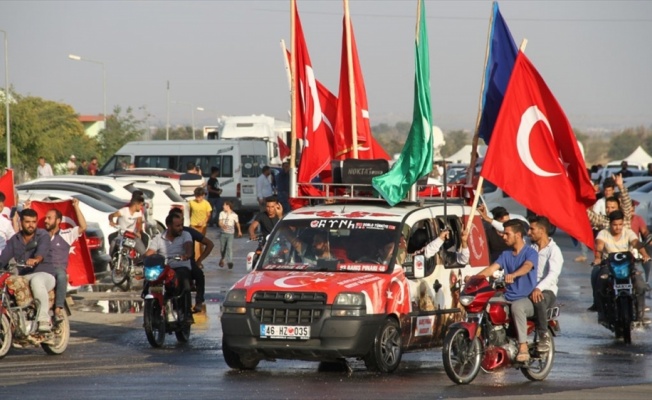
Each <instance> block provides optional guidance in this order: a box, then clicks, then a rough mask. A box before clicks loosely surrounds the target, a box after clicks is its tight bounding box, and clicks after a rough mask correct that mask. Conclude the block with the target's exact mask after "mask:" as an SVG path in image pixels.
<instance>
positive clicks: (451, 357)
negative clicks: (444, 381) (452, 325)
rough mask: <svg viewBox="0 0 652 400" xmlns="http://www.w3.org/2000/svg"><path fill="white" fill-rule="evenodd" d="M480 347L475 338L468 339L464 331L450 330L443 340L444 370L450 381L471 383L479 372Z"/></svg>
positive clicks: (462, 383)
mask: <svg viewBox="0 0 652 400" xmlns="http://www.w3.org/2000/svg"><path fill="white" fill-rule="evenodd" d="M481 356H482V345H481V344H480V339H479V338H478V337H477V336H476V337H475V338H474V339H473V340H471V339H469V334H468V332H467V331H465V330H464V329H452V330H449V331H448V333H446V337H445V338H444V348H443V356H442V358H443V359H444V370H446V375H448V377H449V378H450V380H451V381H453V382H455V383H457V384H461V385H466V384H469V383H471V382H472V381H473V380H474V379H475V377H476V376H477V375H478V372H480V361H481Z"/></svg>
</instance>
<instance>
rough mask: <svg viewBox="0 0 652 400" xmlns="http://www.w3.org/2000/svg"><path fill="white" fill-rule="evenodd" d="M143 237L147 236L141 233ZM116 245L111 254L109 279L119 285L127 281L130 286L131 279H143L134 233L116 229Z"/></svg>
mask: <svg viewBox="0 0 652 400" xmlns="http://www.w3.org/2000/svg"><path fill="white" fill-rule="evenodd" d="M141 235H143V236H144V239H147V238H148V236H147V234H146V233H144V232H143V233H141ZM116 240H117V242H116V247H115V249H113V253H112V254H111V281H112V282H113V284H114V285H121V284H122V283H124V282H125V281H127V286H128V287H129V286H131V279H138V280H140V279H143V265H142V261H140V260H139V256H138V252H137V251H136V234H135V233H133V232H130V231H127V230H124V229H120V230H119V231H118V236H117V238H116Z"/></svg>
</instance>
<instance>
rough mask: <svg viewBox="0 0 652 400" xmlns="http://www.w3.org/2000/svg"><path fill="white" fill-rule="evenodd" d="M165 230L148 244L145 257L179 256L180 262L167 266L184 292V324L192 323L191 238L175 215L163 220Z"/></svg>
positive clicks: (170, 263) (172, 262) (169, 257)
mask: <svg viewBox="0 0 652 400" xmlns="http://www.w3.org/2000/svg"><path fill="white" fill-rule="evenodd" d="M165 225H166V226H167V229H166V230H165V231H163V232H161V233H159V234H158V235H156V236H154V237H153V238H152V240H151V241H150V243H149V248H148V249H147V251H146V252H145V256H150V255H152V254H160V255H162V256H163V257H165V258H166V260H167V259H171V258H172V257H176V256H179V257H180V258H181V260H180V261H175V260H170V261H168V262H169V265H170V267H171V268H172V269H174V273H175V274H176V276H177V279H178V280H179V283H180V287H181V290H183V291H184V292H185V294H184V296H183V298H184V302H185V303H186V304H185V306H184V308H183V310H184V311H188V312H184V318H185V322H186V323H192V315H191V314H190V312H189V311H190V279H191V273H190V270H191V265H190V259H191V258H192V255H193V248H192V237H191V236H190V233H188V232H185V231H184V230H183V217H181V216H179V215H178V214H175V213H170V214H168V216H167V218H165Z"/></svg>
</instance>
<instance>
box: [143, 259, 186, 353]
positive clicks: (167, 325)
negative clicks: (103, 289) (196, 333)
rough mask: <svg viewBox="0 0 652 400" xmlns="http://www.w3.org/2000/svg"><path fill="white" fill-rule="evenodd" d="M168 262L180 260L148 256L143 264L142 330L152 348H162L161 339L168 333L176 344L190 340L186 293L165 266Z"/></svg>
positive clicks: (175, 275) (170, 270)
mask: <svg viewBox="0 0 652 400" xmlns="http://www.w3.org/2000/svg"><path fill="white" fill-rule="evenodd" d="M172 260H176V261H179V260H181V258H179V257H174V258H170V259H168V260H166V259H165V257H163V256H161V255H151V256H148V257H146V258H145V260H144V276H145V284H144V285H143V293H142V297H143V299H144V300H145V302H144V306H143V327H144V328H145V335H146V336H147V341H148V342H149V344H150V345H152V347H161V346H163V344H164V343H165V335H166V334H168V333H170V334H171V333H172V332H174V334H175V336H176V337H177V341H178V342H179V343H186V342H188V340H189V339H190V326H191V324H192V322H191V321H192V310H191V309H190V303H191V299H190V291H189V290H184V288H183V282H182V281H181V279H179V278H178V277H177V274H176V273H175V271H174V269H172V268H171V267H170V265H169V264H168V262H169V261H172Z"/></svg>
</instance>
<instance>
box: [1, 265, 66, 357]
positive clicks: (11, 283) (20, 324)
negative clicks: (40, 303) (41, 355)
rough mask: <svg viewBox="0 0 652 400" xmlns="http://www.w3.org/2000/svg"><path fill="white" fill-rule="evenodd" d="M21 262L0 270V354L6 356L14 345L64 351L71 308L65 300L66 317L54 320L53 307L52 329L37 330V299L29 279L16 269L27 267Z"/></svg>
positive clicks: (51, 314)
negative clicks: (49, 330) (46, 330)
mask: <svg viewBox="0 0 652 400" xmlns="http://www.w3.org/2000/svg"><path fill="white" fill-rule="evenodd" d="M24 267H25V266H24V265H18V266H16V267H15V268H12V270H11V271H10V270H4V271H2V272H1V273H0V358H3V357H4V356H6V355H7V353H8V352H9V349H10V348H11V346H12V345H13V347H17V348H26V347H37V346H41V348H43V350H44V351H45V352H46V353H48V354H51V355H58V354H61V353H63V352H64V351H65V350H66V348H67V347H68V341H69V339H70V322H69V321H68V315H70V310H69V309H68V305H67V304H66V305H65V306H64V307H65V310H64V313H63V319H62V320H61V321H58V322H57V321H55V320H54V317H53V316H54V313H53V312H52V311H50V317H51V322H52V332H48V333H41V332H39V331H38V323H37V320H36V316H37V315H36V312H37V309H36V302H35V301H34V298H33V297H32V290H31V289H30V287H29V282H27V280H25V279H24V278H23V277H22V276H19V275H17V273H16V272H17V270H19V269H20V268H24ZM49 294H50V308H52V306H53V305H54V290H51V291H50V293H49Z"/></svg>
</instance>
